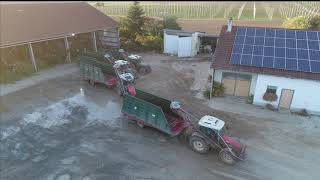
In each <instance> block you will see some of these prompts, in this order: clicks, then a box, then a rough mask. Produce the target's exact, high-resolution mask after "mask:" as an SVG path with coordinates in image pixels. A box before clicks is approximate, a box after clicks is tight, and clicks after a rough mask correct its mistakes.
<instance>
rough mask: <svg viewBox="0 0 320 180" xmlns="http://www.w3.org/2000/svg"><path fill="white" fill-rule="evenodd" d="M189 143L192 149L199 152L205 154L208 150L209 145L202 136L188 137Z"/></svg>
mask: <svg viewBox="0 0 320 180" xmlns="http://www.w3.org/2000/svg"><path fill="white" fill-rule="evenodd" d="M190 145H191V147H192V150H193V151H195V152H197V153H200V154H205V153H207V152H208V151H209V145H208V144H207V143H206V142H205V141H204V140H203V139H202V138H199V137H196V136H194V137H191V138H190Z"/></svg>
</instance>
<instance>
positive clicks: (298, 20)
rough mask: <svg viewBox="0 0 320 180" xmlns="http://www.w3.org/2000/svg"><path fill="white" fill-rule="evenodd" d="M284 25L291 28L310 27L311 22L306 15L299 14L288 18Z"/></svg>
mask: <svg viewBox="0 0 320 180" xmlns="http://www.w3.org/2000/svg"><path fill="white" fill-rule="evenodd" d="M282 26H283V27H284V28H289V29H309V27H310V24H309V21H308V20H307V18H306V17H304V16H297V17H293V18H288V19H287V20H285V21H284V22H283V24H282Z"/></svg>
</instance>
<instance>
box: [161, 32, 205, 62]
mask: <svg viewBox="0 0 320 180" xmlns="http://www.w3.org/2000/svg"><path fill="white" fill-rule="evenodd" d="M199 34H200V32H190V31H183V30H172V29H164V37H163V39H164V42H163V46H164V48H163V50H164V53H166V54H174V55H178V57H193V56H195V55H196V54H197V53H198V51H199V47H200V38H199Z"/></svg>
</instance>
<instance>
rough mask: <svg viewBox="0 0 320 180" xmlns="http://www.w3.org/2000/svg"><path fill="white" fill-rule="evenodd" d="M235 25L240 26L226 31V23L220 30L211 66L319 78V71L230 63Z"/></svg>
mask: <svg viewBox="0 0 320 180" xmlns="http://www.w3.org/2000/svg"><path fill="white" fill-rule="evenodd" d="M237 27H240V26H233V27H232V31H231V32H226V30H227V26H226V25H225V26H223V27H222V29H221V32H220V37H219V42H218V44H217V47H216V51H215V57H214V58H213V62H212V64H211V68H213V69H225V70H232V71H243V72H250V73H257V74H269V75H275V76H283V77H291V78H301V79H312V80H320V73H308V72H299V71H290V70H282V69H272V68H264V67H253V66H243V65H233V64H230V58H231V54H232V48H233V43H234V39H235V35H236V32H237Z"/></svg>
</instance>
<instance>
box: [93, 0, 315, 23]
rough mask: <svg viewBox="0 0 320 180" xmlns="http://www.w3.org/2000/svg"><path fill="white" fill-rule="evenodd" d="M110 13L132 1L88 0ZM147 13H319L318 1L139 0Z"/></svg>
mask: <svg viewBox="0 0 320 180" xmlns="http://www.w3.org/2000/svg"><path fill="white" fill-rule="evenodd" d="M91 4H92V5H94V6H95V7H96V8H97V9H99V10H100V11H102V12H104V13H106V14H108V15H111V16H124V15H126V14H127V10H128V8H129V7H130V5H131V4H132V2H128V1H124V2H121V1H107V2H100V3H99V4H100V6H99V5H98V4H95V3H94V2H91ZM141 5H142V7H143V9H144V11H145V13H146V15H147V16H152V17H163V16H165V15H175V16H176V17H178V18H182V19H225V18H227V17H233V19H235V20H283V19H285V18H290V17H295V16H299V15H303V16H307V17H312V16H315V15H319V14H320V2H307V1H306V2H301V1H300V2H294V1H291V2H262V1H261V2H243V1H234V2H223V1H218V2H209V1H208V2H205V1H203V2H195V1H189V2H183V1H179V2H176V1H163V2H151V1H150V2H146V1H144V2H141Z"/></svg>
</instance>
